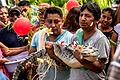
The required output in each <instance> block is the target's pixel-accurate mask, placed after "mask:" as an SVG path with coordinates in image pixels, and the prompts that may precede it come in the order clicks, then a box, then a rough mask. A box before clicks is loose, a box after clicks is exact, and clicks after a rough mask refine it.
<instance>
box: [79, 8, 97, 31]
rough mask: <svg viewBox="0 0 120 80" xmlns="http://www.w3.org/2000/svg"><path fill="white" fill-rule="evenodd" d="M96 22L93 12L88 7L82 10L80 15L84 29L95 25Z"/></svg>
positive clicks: (80, 23) (80, 21)
mask: <svg viewBox="0 0 120 80" xmlns="http://www.w3.org/2000/svg"><path fill="white" fill-rule="evenodd" d="M94 22H95V18H94V16H93V14H92V13H91V12H89V11H88V10H87V9H85V10H84V11H82V12H81V13H80V16H79V25H80V27H81V28H83V29H89V28H91V27H93V25H94Z"/></svg>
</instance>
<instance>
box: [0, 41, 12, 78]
mask: <svg viewBox="0 0 120 80" xmlns="http://www.w3.org/2000/svg"><path fill="white" fill-rule="evenodd" d="M7 50H8V48H7V47H6V46H5V45H4V44H2V43H1V42H0V80H9V79H10V75H9V73H8V71H7V70H6V68H5V67H4V65H3V64H4V63H5V62H8V61H9V60H8V59H7V58H5V57H4V56H3V52H2V51H4V52H5V51H7Z"/></svg>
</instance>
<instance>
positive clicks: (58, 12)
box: [44, 7, 63, 19]
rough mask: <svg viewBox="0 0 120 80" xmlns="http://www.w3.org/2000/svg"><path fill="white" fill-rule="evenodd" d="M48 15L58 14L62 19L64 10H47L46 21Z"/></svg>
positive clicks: (51, 8)
mask: <svg viewBox="0 0 120 80" xmlns="http://www.w3.org/2000/svg"><path fill="white" fill-rule="evenodd" d="M48 14H58V15H59V16H60V17H61V18H63V13H62V10H61V9H60V8H57V7H50V8H48V9H46V11H45V13H44V19H46V18H47V15H48Z"/></svg>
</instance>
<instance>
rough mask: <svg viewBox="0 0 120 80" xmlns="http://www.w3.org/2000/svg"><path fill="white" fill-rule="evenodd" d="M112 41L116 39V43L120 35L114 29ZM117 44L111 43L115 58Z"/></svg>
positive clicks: (112, 54) (112, 53)
mask: <svg viewBox="0 0 120 80" xmlns="http://www.w3.org/2000/svg"><path fill="white" fill-rule="evenodd" d="M111 39H112V41H114V42H115V43H117V39H118V35H117V33H116V32H114V31H113V34H112V37H111ZM116 46H117V45H114V44H112V43H111V58H113V56H114V53H115V50H116Z"/></svg>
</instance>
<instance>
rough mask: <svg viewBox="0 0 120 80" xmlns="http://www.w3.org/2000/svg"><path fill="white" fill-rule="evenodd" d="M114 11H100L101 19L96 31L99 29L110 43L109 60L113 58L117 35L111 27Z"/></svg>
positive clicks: (106, 9)
mask: <svg viewBox="0 0 120 80" xmlns="http://www.w3.org/2000/svg"><path fill="white" fill-rule="evenodd" d="M113 19H114V11H113V10H112V9H111V8H104V9H103V10H102V14H101V18H100V20H99V23H98V29H100V30H101V31H102V32H103V34H104V35H106V37H107V38H108V39H109V41H110V42H111V58H112V57H113V55H114V53H115V50H116V46H117V45H116V42H117V39H118V34H117V33H116V31H115V30H114V28H113V26H114V23H113Z"/></svg>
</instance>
